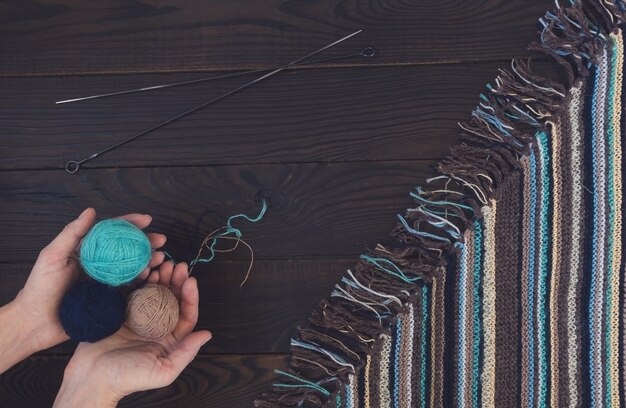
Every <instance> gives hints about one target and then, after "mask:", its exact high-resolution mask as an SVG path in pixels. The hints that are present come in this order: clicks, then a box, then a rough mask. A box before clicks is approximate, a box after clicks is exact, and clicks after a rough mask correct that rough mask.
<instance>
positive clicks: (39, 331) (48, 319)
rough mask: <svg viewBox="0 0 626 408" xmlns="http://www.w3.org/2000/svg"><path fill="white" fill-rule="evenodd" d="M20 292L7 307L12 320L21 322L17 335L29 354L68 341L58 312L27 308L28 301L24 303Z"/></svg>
mask: <svg viewBox="0 0 626 408" xmlns="http://www.w3.org/2000/svg"><path fill="white" fill-rule="evenodd" d="M22 292H23V290H22V291H21V292H20V293H18V295H17V297H16V298H15V299H14V300H13V301H12V302H11V303H9V305H7V306H10V307H11V310H12V312H11V313H12V315H13V319H14V320H15V321H19V322H22V324H21V327H20V332H19V333H20V336H21V337H22V340H23V341H24V342H25V343H27V347H28V348H29V349H30V350H31V353H36V352H38V351H41V350H45V349H48V348H50V347H53V346H56V345H57V344H60V343H62V342H64V341H66V340H68V339H69V336H68V335H67V334H66V333H65V331H64V330H63V328H62V327H61V323H60V321H59V318H58V311H51V310H48V309H46V310H38V309H41V308H33V307H32V306H29V302H28V300H26V301H25V300H24V296H21V295H22V294H23V293H22Z"/></svg>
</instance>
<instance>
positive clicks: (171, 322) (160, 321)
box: [126, 283, 179, 339]
mask: <svg viewBox="0 0 626 408" xmlns="http://www.w3.org/2000/svg"><path fill="white" fill-rule="evenodd" d="M178 313H179V306H178V299H176V296H174V294H173V293H172V291H171V290H169V289H168V288H166V287H165V286H163V285H157V284H154V283H149V284H146V285H145V286H144V287H142V288H140V289H137V290H135V291H134V292H132V293H131V294H130V296H129V298H128V307H127V309H126V325H127V326H128V327H129V328H130V329H131V330H132V331H134V332H135V333H136V334H138V335H140V336H142V337H146V338H149V339H161V338H163V337H165V336H167V335H168V334H170V333H171V332H172V330H174V327H176V323H178Z"/></svg>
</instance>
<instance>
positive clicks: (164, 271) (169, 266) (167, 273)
mask: <svg viewBox="0 0 626 408" xmlns="http://www.w3.org/2000/svg"><path fill="white" fill-rule="evenodd" d="M173 273H174V264H173V263H172V262H164V263H163V264H161V267H160V268H159V283H160V284H161V285H163V286H166V287H169V286H170V282H171V281H172V274H173Z"/></svg>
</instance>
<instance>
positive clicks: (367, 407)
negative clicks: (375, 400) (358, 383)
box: [363, 354, 372, 408]
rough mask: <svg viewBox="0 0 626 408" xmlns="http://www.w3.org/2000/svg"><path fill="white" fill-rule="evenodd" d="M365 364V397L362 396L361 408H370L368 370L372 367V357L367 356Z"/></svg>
mask: <svg viewBox="0 0 626 408" xmlns="http://www.w3.org/2000/svg"><path fill="white" fill-rule="evenodd" d="M365 361H366V363H365V368H364V375H365V378H364V385H365V395H363V406H364V407H365V408H370V407H371V406H370V369H371V366H372V356H370V355H369V354H368V355H367V357H366V360H365Z"/></svg>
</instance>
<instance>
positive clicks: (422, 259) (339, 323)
mask: <svg viewBox="0 0 626 408" xmlns="http://www.w3.org/2000/svg"><path fill="white" fill-rule="evenodd" d="M625 17H626V6H625V4H624V2H623V1H622V0H614V1H609V0H585V1H576V2H574V3H573V4H572V5H571V6H569V7H561V6H560V5H559V4H558V2H557V9H556V10H554V11H551V12H548V13H546V14H545V16H544V17H543V18H541V19H540V20H539V22H540V24H541V30H540V31H539V39H540V40H539V42H536V43H533V44H531V45H530V46H529V49H530V50H537V51H540V52H542V53H545V54H547V55H549V56H551V57H552V58H553V59H554V60H555V61H556V62H557V63H558V64H560V65H561V66H563V67H564V68H565V71H566V74H567V79H568V83H567V84H566V86H564V85H562V84H560V83H557V82H554V81H551V80H549V79H547V78H543V77H541V76H539V75H537V74H536V73H534V72H533V70H532V69H531V67H530V61H523V60H519V59H513V60H512V61H511V66H510V68H509V69H501V70H500V71H499V75H498V76H497V78H496V79H495V81H494V84H493V85H492V84H488V85H487V91H486V92H485V94H482V95H481V102H480V103H479V105H478V106H477V107H476V109H475V110H474V111H473V112H472V116H471V119H470V120H469V121H468V122H466V123H462V124H461V123H460V124H459V126H460V128H461V136H462V143H461V144H459V145H458V146H455V147H453V148H452V149H451V151H450V154H449V156H448V157H447V158H446V159H444V160H442V161H441V162H440V163H438V164H437V166H436V170H437V171H438V173H439V175H438V176H436V177H433V178H432V179H430V180H428V187H429V188H428V189H421V188H418V189H417V190H416V191H415V192H412V193H411V196H412V197H413V198H415V202H416V207H415V208H411V209H408V210H407V211H406V213H405V214H404V215H398V224H397V225H396V227H395V228H394V229H393V230H392V232H391V237H390V239H389V240H388V241H387V242H385V243H383V244H379V245H377V246H376V247H375V248H374V249H372V250H370V251H368V252H367V253H366V254H364V255H362V256H361V259H360V261H359V262H358V263H357V264H356V266H355V267H354V268H353V269H351V270H348V272H347V274H346V275H345V276H344V278H343V279H342V280H341V281H340V282H339V283H338V284H337V285H336V286H335V288H334V290H333V292H332V294H331V296H330V297H329V298H326V299H323V300H322V301H321V302H320V304H319V306H318V307H317V308H316V309H315V310H314V311H313V313H312V315H311V316H310V319H309V321H310V327H308V328H304V329H300V330H298V332H297V333H296V334H295V336H294V338H293V339H292V342H291V361H290V369H289V370H288V371H286V372H279V374H281V381H282V382H279V383H276V384H274V387H273V389H272V391H270V392H267V393H265V394H263V395H262V396H261V397H260V398H259V399H258V400H256V401H255V406H256V407H261V408H269V407H326V406H332V405H334V404H337V401H339V400H341V399H344V400H345V389H346V388H345V384H346V383H347V382H348V378H349V376H350V375H354V374H355V372H356V371H357V370H359V369H361V368H362V367H363V366H364V364H365V361H366V356H367V355H371V353H372V352H373V350H374V349H375V348H376V347H377V340H378V339H379V338H380V336H381V335H383V334H390V329H391V327H392V325H393V324H394V323H395V320H396V316H397V315H398V314H400V313H402V312H404V311H406V308H407V306H406V305H407V304H408V302H413V301H414V299H416V293H417V291H418V290H420V288H421V287H422V286H423V285H428V284H429V282H430V281H431V280H432V279H433V278H435V277H436V276H437V275H438V274H441V273H443V271H444V270H445V265H446V260H447V259H448V258H449V257H450V256H453V255H454V254H455V251H457V247H456V246H455V244H456V243H458V242H459V241H461V240H462V235H463V232H464V231H465V230H466V229H467V228H468V227H469V226H471V225H472V223H473V221H474V220H475V219H476V218H481V217H482V214H481V213H480V207H481V206H484V205H488V203H489V202H490V199H491V198H493V196H494V192H495V189H496V188H497V187H498V186H499V185H500V184H501V183H502V181H503V180H504V179H505V178H506V177H507V176H508V175H509V174H511V173H512V172H514V171H517V170H518V168H519V166H520V164H519V161H520V158H521V157H522V156H524V155H526V154H527V153H528V151H529V144H530V143H531V142H532V141H533V139H534V134H535V133H536V132H537V131H540V130H545V129H546V127H547V121H548V120H550V119H551V118H552V117H553V116H555V115H557V114H559V113H560V110H561V106H562V102H563V99H564V97H565V94H566V90H567V89H569V88H570V87H571V85H572V84H573V83H574V81H575V79H576V78H577V77H580V76H583V77H584V76H587V75H589V67H590V66H591V65H592V64H594V61H595V56H596V55H597V53H598V51H599V50H600V49H601V47H604V46H606V43H607V37H608V34H609V33H610V32H612V31H614V30H615V29H616V27H617V25H618V24H621V23H622V22H623V21H624V20H625Z"/></svg>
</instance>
